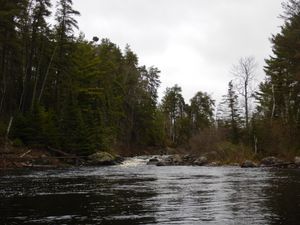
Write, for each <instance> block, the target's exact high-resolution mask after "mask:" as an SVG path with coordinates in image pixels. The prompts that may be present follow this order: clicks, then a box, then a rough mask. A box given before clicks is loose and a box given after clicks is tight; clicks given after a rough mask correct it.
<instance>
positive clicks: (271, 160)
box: [0, 145, 300, 170]
mask: <svg viewBox="0 0 300 225" xmlns="http://www.w3.org/2000/svg"><path fill="white" fill-rule="evenodd" d="M0 152H1V154H0V169H2V170H3V169H25V168H39V169H50V168H63V167H72V166H77V167H78V166H109V165H117V164H121V163H122V162H123V160H124V158H125V157H134V156H137V155H148V156H149V161H148V163H147V164H148V165H156V166H211V167H217V166H228V165H229V166H239V167H244V168H251V167H277V168H300V157H299V156H293V157H289V158H280V157H275V156H267V157H259V156H254V155H249V154H244V155H242V156H241V155H239V156H235V157H232V156H230V157H229V156H228V155H227V156H225V155H222V154H220V153H219V152H215V151H211V152H207V153H204V154H196V153H188V151H185V150H184V149H173V148H161V149H158V148H148V149H143V150H140V151H138V150H134V151H132V152H130V151H129V150H125V151H115V153H108V152H101V151H100V152H97V153H95V154H92V155H90V156H84V157H83V156H77V155H74V154H70V153H66V152H64V151H62V150H58V149H53V148H50V147H48V148H40V149H37V148H35V149H29V148H25V147H23V148H21V147H14V146H11V145H9V146H5V148H4V147H2V148H1V151H0ZM119 154H120V155H121V156H120V155H119ZM153 155H156V156H154V157H153Z"/></svg>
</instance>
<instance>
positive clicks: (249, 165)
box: [241, 160, 257, 168]
mask: <svg viewBox="0 0 300 225" xmlns="http://www.w3.org/2000/svg"><path fill="white" fill-rule="evenodd" d="M241 167H242V168H253V167H257V165H256V163H254V162H252V161H251V160H246V161H244V162H243V163H242V164H241Z"/></svg>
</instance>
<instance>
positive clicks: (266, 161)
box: [260, 156, 283, 166]
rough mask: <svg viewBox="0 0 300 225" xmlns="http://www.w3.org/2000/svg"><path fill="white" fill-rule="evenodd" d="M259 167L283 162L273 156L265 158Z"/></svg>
mask: <svg viewBox="0 0 300 225" xmlns="http://www.w3.org/2000/svg"><path fill="white" fill-rule="evenodd" d="M260 163H261V166H273V165H276V164H281V163H283V161H282V160H281V159H278V158H276V157H274V156H269V157H265V158H263V159H262V160H261V162H260Z"/></svg>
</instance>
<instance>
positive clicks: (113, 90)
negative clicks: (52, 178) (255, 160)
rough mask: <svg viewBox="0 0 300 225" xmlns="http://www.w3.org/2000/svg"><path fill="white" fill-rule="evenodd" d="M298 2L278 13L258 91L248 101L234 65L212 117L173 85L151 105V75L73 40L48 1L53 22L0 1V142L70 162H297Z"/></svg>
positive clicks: (72, 25)
mask: <svg viewBox="0 0 300 225" xmlns="http://www.w3.org/2000/svg"><path fill="white" fill-rule="evenodd" d="M299 2H300V1H295V0H290V1H289V2H288V3H286V4H284V8H285V14H284V21H285V23H284V25H283V26H282V29H281V32H280V33H279V34H277V35H275V36H273V37H272V44H273V53H274V54H273V55H272V56H271V57H269V59H267V60H266V67H265V72H266V75H267V76H266V79H265V81H264V82H262V83H261V84H260V85H259V88H258V89H257V90H256V91H255V92H254V91H253V87H252V85H251V83H252V81H253V80H254V75H255V60H254V59H253V58H250V57H248V58H242V59H241V60H240V61H239V62H238V64H237V65H236V66H235V67H234V70H233V73H234V74H235V79H234V80H233V81H231V82H229V84H228V93H227V94H225V95H224V98H223V101H222V103H221V104H220V105H219V106H218V107H217V113H216V114H215V109H216V106H215V101H214V100H213V99H212V98H211V97H210V96H209V95H208V94H207V93H204V92H201V91H199V92H198V93H196V94H195V96H194V97H193V98H192V99H191V100H190V102H189V103H186V102H185V101H184V98H183V96H182V90H181V88H180V87H179V86H178V85H175V86H173V87H171V88H167V90H166V91H165V94H164V96H163V97H162V101H161V102H160V103H159V102H158V94H157V90H158V88H159V85H160V79H159V75H160V71H159V69H158V68H156V67H154V66H152V67H146V66H141V65H139V62H138V56H137V55H136V54H135V53H134V52H133V51H132V50H131V49H130V47H129V46H127V47H126V48H125V49H124V50H121V49H120V48H119V47H118V46H117V45H116V44H114V43H112V42H111V41H110V40H109V39H102V40H101V41H99V39H98V38H97V37H94V38H93V40H90V41H88V40H86V39H85V37H84V34H80V35H79V37H76V36H75V35H74V31H75V29H78V26H77V21H76V17H77V16H79V12H78V11H76V10H74V9H73V6H72V0H59V1H57V3H56V6H55V13H52V6H51V1H50V0H15V1H11V0H0V113H1V114H0V115H1V116H0V132H1V136H2V137H3V138H2V141H3V142H7V141H8V140H11V141H12V143H13V144H14V145H26V146H32V147H46V146H51V147H53V148H58V149H63V150H64V151H69V152H72V153H75V154H80V155H88V154H91V153H93V152H95V151H97V150H110V149H133V148H136V149H138V148H144V147H165V146H173V147H182V148H184V149H186V150H190V151H211V150H216V151H218V152H222V151H223V152H224V151H227V150H228V149H232V148H233V149H239V150H240V149H248V150H249V151H251V152H253V153H256V154H271V153H272V154H285V153H287V154H289V153H290V152H294V153H295V152H297V151H298V152H299V149H300V140H299V138H298V137H299V134H300V133H299V131H300V126H299V125H300V124H299V120H300V85H299V80H300V79H299V71H300V70H299V69H300V61H299V58H300V54H299V49H300V48H299V47H300V46H298V45H299V38H300V33H299V30H300V13H299V12H300V10H299V9H300V3H299ZM49 17H52V18H55V23H54V24H53V25H52V24H50V23H49V22H48V21H49V19H48V18H49ZM251 106H252V108H251ZM253 107H255V108H253ZM226 149H227V150H226Z"/></svg>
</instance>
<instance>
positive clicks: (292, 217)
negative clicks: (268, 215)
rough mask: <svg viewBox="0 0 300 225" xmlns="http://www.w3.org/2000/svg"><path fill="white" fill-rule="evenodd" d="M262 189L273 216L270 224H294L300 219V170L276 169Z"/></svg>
mask: <svg viewBox="0 0 300 225" xmlns="http://www.w3.org/2000/svg"><path fill="white" fill-rule="evenodd" d="M269 183H270V185H269V186H268V188H266V189H265V190H264V191H265V193H266V195H268V196H269V198H268V199H267V201H266V206H267V207H268V208H270V209H271V210H272V212H273V214H274V215H275V216H273V217H272V221H271V223H270V224H272V225H279V224H284V225H296V224H299V221H300V170H278V171H275V172H274V178H273V179H272V180H269Z"/></svg>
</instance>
